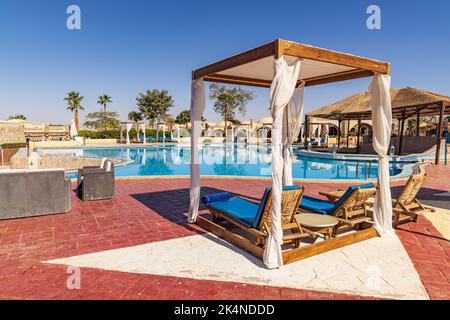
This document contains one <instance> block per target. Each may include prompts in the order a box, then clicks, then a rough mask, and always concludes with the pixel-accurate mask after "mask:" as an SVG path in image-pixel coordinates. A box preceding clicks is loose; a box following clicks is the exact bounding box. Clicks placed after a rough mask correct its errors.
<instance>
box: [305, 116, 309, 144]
mask: <svg viewBox="0 0 450 320" xmlns="http://www.w3.org/2000/svg"><path fill="white" fill-rule="evenodd" d="M308 137H309V117H308V115H307V114H305V147H308Z"/></svg>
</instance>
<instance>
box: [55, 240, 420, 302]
mask: <svg viewBox="0 0 450 320" xmlns="http://www.w3.org/2000/svg"><path fill="white" fill-rule="evenodd" d="M48 262H49V263H53V264H65V265H71V266H77V267H88V268H98V269H104V270H112V271H122V272H128V273H141V274H142V273H143V274H152V275H162V276H175V277H181V278H193V279H202V280H215V281H232V282H239V283H248V284H257V285H268V286H276V287H284V288H292V289H307V290H316V291H324V292H333V293H343V294H352V295H361V296H374V297H380V298H394V299H428V298H429V297H428V294H427V292H426V290H425V288H424V286H423V285H422V282H421V281H420V278H419V275H418V274H417V272H416V270H415V269H414V265H413V263H412V262H411V260H410V258H409V256H408V254H407V253H406V251H405V249H404V248H403V246H402V244H401V242H400V240H399V239H398V237H397V236H393V237H387V238H383V239H382V238H374V239H370V240H368V241H364V242H360V243H356V244H353V245H350V246H347V247H344V248H341V249H338V250H334V251H331V252H327V253H325V254H322V255H318V256H315V257H312V258H309V259H305V260H303V261H299V262H296V263H292V264H289V265H286V266H284V267H282V268H280V269H277V270H268V269H266V268H264V266H263V264H262V262H261V261H260V260H259V259H257V258H255V257H253V256H252V255H250V254H248V253H246V252H245V251H243V250H241V249H239V248H237V247H235V246H233V245H231V244H229V243H227V242H225V241H224V240H221V239H219V238H217V237H216V236H214V235H212V234H205V235H195V236H190V237H184V238H178V239H173V240H167V241H161V242H154V243H150V244H145V245H140V246H134V247H128V248H122V249H116V250H109V251H103V252H98V253H93V254H87V255H81V256H76V257H71V258H65V259H56V260H52V261H48Z"/></svg>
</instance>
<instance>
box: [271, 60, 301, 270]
mask: <svg viewBox="0 0 450 320" xmlns="http://www.w3.org/2000/svg"><path fill="white" fill-rule="evenodd" d="M299 72H300V60H299V59H297V60H296V62H295V63H294V65H292V66H289V65H288V64H287V62H286V60H285V59H284V57H281V58H279V59H275V60H274V73H275V76H274V79H273V81H272V84H271V86H270V111H271V114H272V119H273V125H272V207H271V221H270V222H271V223H270V234H269V237H268V239H267V243H266V247H265V250H264V257H263V258H264V264H265V265H266V266H267V267H268V268H270V269H273V268H278V267H280V266H282V265H283V257H282V254H281V245H282V243H283V230H282V229H281V192H282V179H283V157H282V150H281V135H282V132H281V130H282V127H283V109H284V108H285V107H286V105H287V104H288V103H289V101H290V100H291V98H292V94H293V93H294V89H295V85H296V83H297V79H298V75H299Z"/></svg>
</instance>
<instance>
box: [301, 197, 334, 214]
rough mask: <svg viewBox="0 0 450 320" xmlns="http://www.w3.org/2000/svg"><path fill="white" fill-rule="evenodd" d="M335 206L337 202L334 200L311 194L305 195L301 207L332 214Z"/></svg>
mask: <svg viewBox="0 0 450 320" xmlns="http://www.w3.org/2000/svg"><path fill="white" fill-rule="evenodd" d="M334 207H335V204H334V203H333V202H330V201H326V200H322V199H317V198H313V197H309V196H303V198H302V202H301V203H300V208H303V209H306V210H309V211H313V212H317V213H322V214H332V213H333V212H334Z"/></svg>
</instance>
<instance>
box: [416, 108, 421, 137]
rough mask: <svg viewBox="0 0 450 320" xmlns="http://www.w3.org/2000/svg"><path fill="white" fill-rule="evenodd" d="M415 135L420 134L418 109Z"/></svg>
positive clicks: (418, 111)
mask: <svg viewBox="0 0 450 320" xmlns="http://www.w3.org/2000/svg"><path fill="white" fill-rule="evenodd" d="M416 136H417V137H418V136H420V109H419V108H417V111H416Z"/></svg>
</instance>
